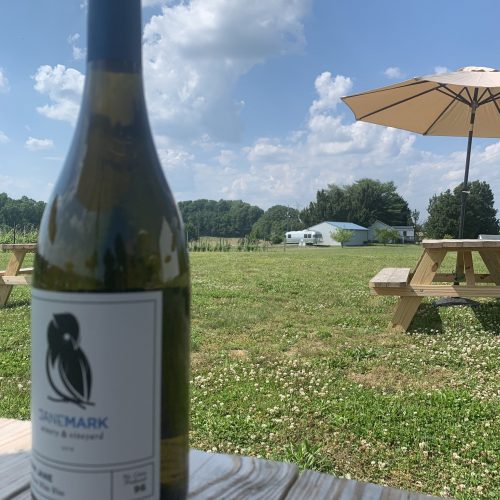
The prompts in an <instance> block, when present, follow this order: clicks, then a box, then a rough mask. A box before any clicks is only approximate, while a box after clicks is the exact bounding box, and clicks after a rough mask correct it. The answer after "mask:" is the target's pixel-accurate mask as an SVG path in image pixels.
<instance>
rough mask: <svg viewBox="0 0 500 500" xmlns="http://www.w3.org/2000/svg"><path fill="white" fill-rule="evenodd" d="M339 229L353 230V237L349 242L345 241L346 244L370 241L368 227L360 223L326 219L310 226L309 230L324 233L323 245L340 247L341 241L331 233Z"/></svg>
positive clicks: (355, 244) (353, 244)
mask: <svg viewBox="0 0 500 500" xmlns="http://www.w3.org/2000/svg"><path fill="white" fill-rule="evenodd" d="M338 229H347V230H349V231H352V232H353V234H352V237H351V239H350V240H349V241H348V242H347V243H344V245H345V246H359V245H364V244H365V243H366V242H367V241H368V229H366V227H362V226H358V224H354V223H353V222H333V221H325V222H320V223H319V224H316V225H315V226H311V227H309V228H308V230H309V231H319V232H320V233H321V234H322V235H323V242H322V243H321V245H327V246H338V247H339V246H340V243H339V242H338V241H336V240H334V239H333V238H332V235H331V233H333V234H335V232H336V231H337V230H338Z"/></svg>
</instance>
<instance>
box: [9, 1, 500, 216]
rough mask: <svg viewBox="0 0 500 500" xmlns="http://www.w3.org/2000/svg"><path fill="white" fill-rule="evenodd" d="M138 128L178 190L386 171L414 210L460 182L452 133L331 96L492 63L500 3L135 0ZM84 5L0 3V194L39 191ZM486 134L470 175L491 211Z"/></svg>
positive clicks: (41, 194)
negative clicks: (143, 111)
mask: <svg viewBox="0 0 500 500" xmlns="http://www.w3.org/2000/svg"><path fill="white" fill-rule="evenodd" d="M143 6H144V8H143V24H144V38H143V53H144V61H145V64H144V77H145V82H146V91H147V102H148V109H149V113H150V118H151V123H152V127H153V132H154V136H155V141H156V144H157V149H158V152H159V155H160V159H161V161H162V164H163V167H164V170H165V174H166V177H167V179H168V181H169V183H170V185H171V187H172V189H173V191H174V193H175V196H176V199H177V200H178V201H180V200H188V199H197V198H209V199H221V198H224V199H242V200H244V201H246V202H249V203H252V204H256V205H259V206H260V207H262V208H264V209H266V208H268V207H270V206H272V205H275V204H278V203H280V204H285V205H290V206H291V207H295V208H303V207H305V206H306V205H307V204H308V203H309V202H310V201H312V200H314V199H315V194H316V191H317V190H318V189H321V188H325V187H326V186H327V185H328V184H329V183H336V184H340V185H342V184H350V183H352V182H354V181H355V180H356V179H360V178H363V177H370V178H375V179H379V180H381V181H389V180H392V181H394V182H395V184H396V185H397V187H398V191H399V193H400V194H401V195H402V196H403V197H405V199H406V200H407V201H408V202H409V204H410V208H412V209H417V210H419V211H420V212H421V218H425V216H426V208H427V204H428V201H429V198H430V197H431V196H432V195H433V194H436V193H439V192H441V191H443V190H445V189H447V188H450V187H453V186H455V185H456V184H458V183H459V182H460V181H461V180H462V178H463V169H464V162H465V149H466V139H465V138H446V137H420V136H416V135H414V134H410V133H407V132H404V131H399V130H394V129H387V128H385V127H380V126H376V125H370V124H365V123H356V122H355V121H354V119H353V116H352V114H351V112H350V111H349V109H348V108H347V107H346V106H345V105H344V104H343V103H342V102H341V101H340V97H341V96H342V95H346V94H350V93H356V92H361V91H363V90H368V89H371V88H374V87H379V86H383V85H388V84H390V83H395V82H397V81H399V80H403V79H406V78H411V77H413V76H419V75H426V74H431V73H435V72H439V71H446V70H450V71H453V70H456V69H458V68H460V67H463V66H470V65H474V66H489V67H494V68H499V69H500V60H499V57H500V56H499V54H500V50H499V49H498V46H497V45H498V44H497V40H498V27H497V20H498V19H499V17H500V4H498V3H497V2H495V1H484V0H476V1H475V2H474V4H473V5H472V4H465V3H461V2H457V1H456V0H455V1H451V0H441V1H438V2H436V1H435V0H434V1H431V0H420V1H419V2H401V1H400V0H378V1H377V2H371V1H368V0H365V1H360V0H358V1H356V0H266V1H262V0H245V1H243V0H191V1H188V0H185V1H182V2H179V1H169V0H165V1H162V0H143ZM85 16H86V6H85V0H36V1H34V0H16V1H15V2H7V1H4V2H1V4H0V192H7V193H8V194H9V195H10V196H12V197H15V198H17V197H20V196H23V195H27V196H30V197H32V198H35V199H37V200H46V199H47V198H48V196H49V194H50V191H51V188H52V185H53V183H54V181H55V179H56V178H57V176H58V173H59V171H60V169H61V167H62V164H63V161H64V157H65V155H66V152H67V150H68V147H69V142H70V140H71V137H72V134H73V129H74V123H75V120H76V116H77V113H78V108H79V102H80V97H81V88H82V85H83V80H84V74H85V46H86V34H85ZM499 164H500V141H498V140H495V139H489V140H479V139H477V140H475V141H474V146H473V154H472V162H471V173H470V179H471V180H474V179H481V180H485V181H487V182H489V184H490V185H491V187H492V189H493V192H494V195H495V198H496V200H497V206H500V169H499Z"/></svg>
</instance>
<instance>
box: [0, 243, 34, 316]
mask: <svg viewBox="0 0 500 500" xmlns="http://www.w3.org/2000/svg"><path fill="white" fill-rule="evenodd" d="M0 251H9V252H10V254H11V255H10V259H9V262H8V263H7V269H5V270H3V271H0V307H3V306H5V304H7V301H8V300H9V296H10V292H11V291H12V287H13V286H16V285H31V275H32V273H33V268H32V267H24V268H23V267H22V265H23V262H24V258H25V257H26V254H27V253H28V252H36V243H21V244H20V243H8V244H6V243H4V244H0Z"/></svg>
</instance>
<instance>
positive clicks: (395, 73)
mask: <svg viewBox="0 0 500 500" xmlns="http://www.w3.org/2000/svg"><path fill="white" fill-rule="evenodd" d="M384 75H385V76H386V77H387V78H403V77H404V76H405V75H404V73H403V72H402V71H401V70H400V69H399V68H398V67H397V66H390V67H389V68H387V69H386V70H385V71H384Z"/></svg>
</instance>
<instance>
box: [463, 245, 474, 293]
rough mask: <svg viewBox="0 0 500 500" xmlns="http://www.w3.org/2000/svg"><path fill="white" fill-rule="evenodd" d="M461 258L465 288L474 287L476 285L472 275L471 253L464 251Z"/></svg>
mask: <svg viewBox="0 0 500 500" xmlns="http://www.w3.org/2000/svg"><path fill="white" fill-rule="evenodd" d="M463 257H464V271H465V283H466V284H467V286H474V285H475V284H476V279H475V275H474V262H473V261H472V253H471V252H469V251H464V252H463Z"/></svg>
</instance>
